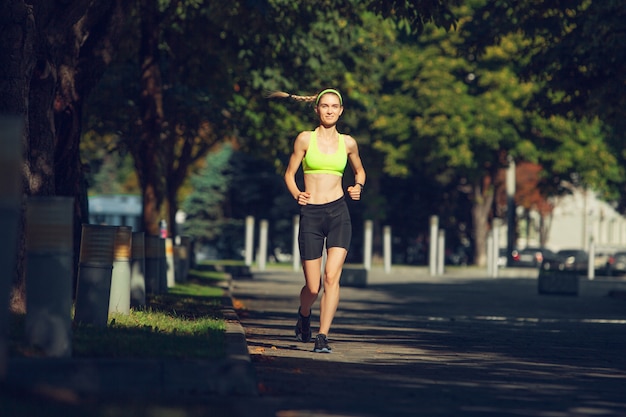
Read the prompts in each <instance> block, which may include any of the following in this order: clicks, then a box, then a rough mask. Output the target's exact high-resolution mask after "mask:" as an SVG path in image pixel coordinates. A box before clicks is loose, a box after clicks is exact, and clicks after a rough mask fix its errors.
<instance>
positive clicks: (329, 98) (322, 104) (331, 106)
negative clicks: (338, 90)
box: [315, 93, 343, 126]
mask: <svg viewBox="0 0 626 417" xmlns="http://www.w3.org/2000/svg"><path fill="white" fill-rule="evenodd" d="M315 112H316V113H317V115H318V116H319V118H320V122H321V123H322V124H323V125H324V126H332V125H334V124H335V123H337V120H339V116H341V113H343V106H342V105H341V101H340V100H339V97H337V95H336V94H333V93H326V94H324V95H323V96H322V97H320V100H319V102H318V103H317V107H316V108H315Z"/></svg>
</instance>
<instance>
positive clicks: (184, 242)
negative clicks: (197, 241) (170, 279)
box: [180, 236, 193, 281]
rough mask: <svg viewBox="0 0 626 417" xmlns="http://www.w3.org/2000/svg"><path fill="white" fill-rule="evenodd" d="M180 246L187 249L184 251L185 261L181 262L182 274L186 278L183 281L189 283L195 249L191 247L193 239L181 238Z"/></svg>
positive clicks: (188, 237)
mask: <svg viewBox="0 0 626 417" xmlns="http://www.w3.org/2000/svg"><path fill="white" fill-rule="evenodd" d="M180 245H181V246H182V247H183V248H184V249H185V251H184V255H185V256H184V259H182V260H181V270H182V272H181V274H182V276H183V277H184V278H183V279H184V280H185V281H187V279H188V276H189V270H190V269H191V257H192V250H193V247H192V245H191V237H190V236H181V237H180Z"/></svg>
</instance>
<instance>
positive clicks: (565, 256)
mask: <svg viewBox="0 0 626 417" xmlns="http://www.w3.org/2000/svg"><path fill="white" fill-rule="evenodd" d="M556 255H557V256H558V257H559V258H561V259H562V261H563V264H564V266H565V268H566V269H570V270H575V271H578V272H581V273H585V272H587V268H588V265H589V255H588V254H587V252H586V251H584V250H582V249H561V250H560V251H558V252H557V253H556Z"/></svg>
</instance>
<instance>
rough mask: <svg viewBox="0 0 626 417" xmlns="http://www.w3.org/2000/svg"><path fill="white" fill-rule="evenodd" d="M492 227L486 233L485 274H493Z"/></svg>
mask: <svg viewBox="0 0 626 417" xmlns="http://www.w3.org/2000/svg"><path fill="white" fill-rule="evenodd" d="M492 257H493V229H491V230H490V231H489V234H488V235H487V276H488V277H491V276H493V259H491V258H492Z"/></svg>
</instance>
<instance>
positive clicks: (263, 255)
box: [257, 220, 269, 271]
mask: <svg viewBox="0 0 626 417" xmlns="http://www.w3.org/2000/svg"><path fill="white" fill-rule="evenodd" d="M268 231H269V223H268V221H267V220H261V224H260V231H259V253H258V254H257V263H258V264H259V269H260V270H261V271H265V265H266V263H267V235H268Z"/></svg>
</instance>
